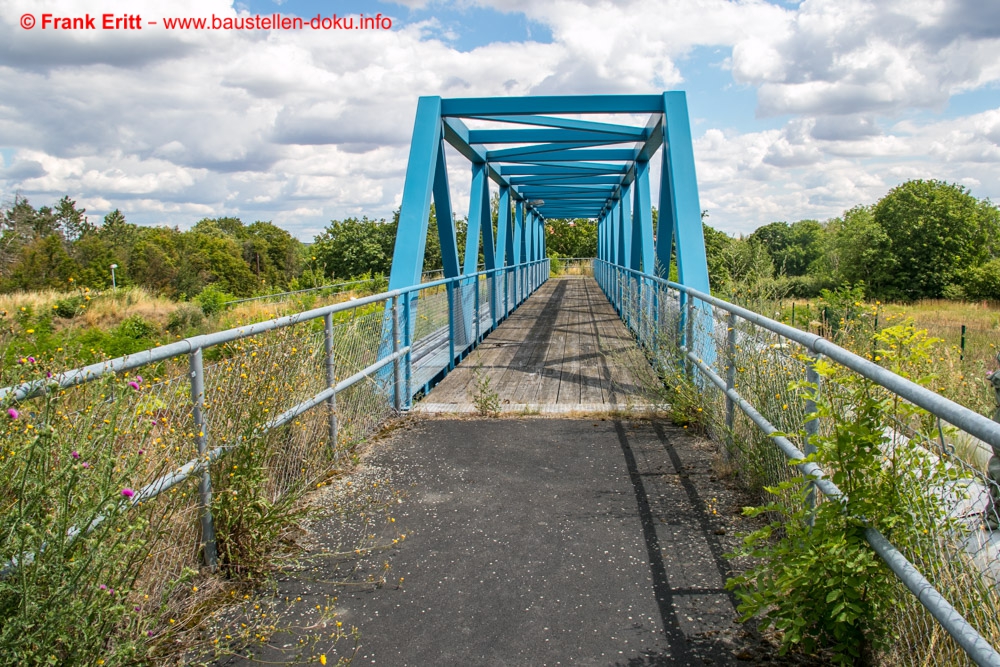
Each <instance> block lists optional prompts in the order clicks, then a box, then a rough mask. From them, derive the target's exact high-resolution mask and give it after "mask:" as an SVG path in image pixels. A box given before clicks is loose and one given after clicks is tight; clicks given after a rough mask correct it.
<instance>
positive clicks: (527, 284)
mask: <svg viewBox="0 0 1000 667" xmlns="http://www.w3.org/2000/svg"><path fill="white" fill-rule="evenodd" d="M547 277H548V265H547V262H546V261H545V260H542V261H537V262H531V263H526V264H521V265H518V266H515V267H505V268H502V269H498V270H494V271H488V272H481V273H479V274H475V275H473V276H463V277H459V278H453V279H449V280H439V281H435V282H431V283H426V284H422V285H419V286H415V287H413V288H408V289H405V290H397V291H394V292H387V293H383V294H378V295H373V296H369V297H364V298H361V299H356V300H353V301H350V302H346V303H340V304H336V305H331V306H325V307H323V308H317V309H313V310H310V311H305V312H302V313H298V314H295V315H291V316H287V317H282V318H278V319H274V320H269V321H267V322H260V323H256V324H251V325H247V326H244V327H240V328H237V329H231V330H228V331H223V332H218V333H214V334H208V335H203V336H196V337H194V338H189V339H185V340H182V341H179V342H177V343H172V344H170V345H166V346H162V347H157V348H154V349H151V350H145V351H143V352H139V353H137V354H134V355H130V356H127V357H120V358H117V359H113V360H110V361H107V362H102V363H98V364H94V365H92V366H88V367H85V368H79V369H73V370H69V371H66V372H63V373H60V374H57V375H52V374H51V373H42V372H40V371H38V370H36V368H35V366H34V365H33V360H32V363H26V364H24V366H23V372H22V376H21V380H22V381H21V382H20V383H19V384H17V385H15V386H11V387H8V388H5V389H0V404H2V405H3V409H4V411H5V413H6V414H5V415H4V416H3V420H4V421H3V423H2V426H0V429H2V435H3V447H2V452H0V529H2V530H3V531H4V535H5V536H7V539H5V540H4V541H3V542H2V544H0V569H2V574H0V613H3V624H2V625H3V627H2V628H0V645H2V646H5V650H8V649H9V650H11V651H21V649H23V650H24V651H26V652H24V653H18V655H23V657H24V661H25V662H36V661H37V659H40V658H39V656H35V655H34V653H32V651H48V652H49V653H48V654H46V655H49V654H51V655H54V656H59V659H61V660H64V661H68V662H72V661H73V660H74V659H77V658H78V660H77V661H79V662H90V661H91V659H92V657H93V656H94V655H97V654H98V652H99V651H104V652H105V654H108V653H107V651H108V648H109V647H111V648H112V649H115V648H116V647H117V648H118V649H120V650H121V651H125V649H124V648H122V647H125V646H127V645H129V644H130V643H132V644H135V643H136V642H138V641H146V639H145V638H147V637H152V638H156V637H158V636H160V635H161V633H162V630H163V628H164V627H165V626H167V624H168V623H170V622H172V621H171V620H170V618H169V612H170V609H171V608H172V606H171V605H173V604H175V602H176V601H177V599H178V598H179V597H183V596H184V595H185V594H186V593H185V591H188V589H186V588H184V587H182V586H179V584H178V582H180V581H182V580H184V579H185V577H188V578H189V575H190V573H191V572H193V571H196V570H197V568H198V567H199V564H200V563H205V564H207V565H209V566H211V567H212V568H215V567H219V568H222V569H223V570H224V571H225V573H226V574H227V576H229V577H232V578H237V579H240V578H245V579H247V580H252V579H253V577H254V575H255V574H258V573H259V570H260V568H263V567H264V566H265V564H266V562H267V553H266V551H267V550H268V549H271V548H274V547H275V546H276V544H277V543H278V542H279V541H280V539H281V538H282V536H283V535H284V534H285V533H286V531H287V530H288V527H289V526H288V518H289V517H290V516H294V514H295V512H296V511H297V510H295V505H296V503H297V501H298V500H299V499H300V498H301V496H302V495H303V494H304V493H305V491H307V490H308V489H310V488H314V487H315V486H316V485H317V484H320V485H322V484H323V483H324V482H325V480H326V479H327V478H328V477H329V475H330V474H331V473H332V472H333V471H335V470H336V469H337V468H338V467H339V466H340V465H341V461H342V459H343V458H344V457H345V456H346V455H348V454H349V453H350V452H351V450H352V449H353V448H354V446H355V445H356V444H358V443H359V442H361V441H362V440H364V439H365V438H367V437H369V436H370V435H371V434H372V433H374V432H375V431H377V430H378V429H379V428H381V427H382V426H383V425H384V424H385V423H386V422H387V421H388V420H389V419H391V418H392V417H394V416H396V415H397V414H399V412H400V411H401V410H404V409H406V408H407V407H408V406H409V402H410V400H411V398H412V397H413V396H414V395H415V394H416V393H417V392H419V391H420V389H421V385H422V384H423V383H424V382H426V381H427V380H429V379H430V378H431V377H433V376H435V375H438V374H439V373H441V372H447V370H448V369H450V368H451V367H452V366H453V365H454V363H455V361H456V359H458V358H460V357H461V356H462V355H463V354H465V353H467V352H468V350H469V349H470V348H471V347H472V346H474V345H476V344H477V343H478V341H479V340H481V338H482V336H484V335H485V334H486V333H487V332H488V331H489V330H490V329H491V328H492V327H494V326H496V324H497V323H499V322H500V321H501V320H502V319H503V318H504V317H505V316H506V315H507V314H509V312H510V311H511V310H512V309H513V308H515V307H516V305H517V303H519V301H518V299H521V300H523V298H526V297H527V295H528V294H530V293H531V292H532V291H534V290H535V289H537V287H538V286H539V285H541V283H542V282H544V280H545V279H547ZM189 593H190V592H189V591H188V593H187V594H189ZM67 609H69V610H77V611H81V613H82V614H84V615H85V616H86V617H88V618H97V619H99V620H98V621H97V623H98V626H99V627H98V628H97V630H99V631H96V632H95V626H94V625H93V623H91V624H90V625H89V626H88V624H87V623H84V622H82V621H81V618H82V616H80V615H79V614H75V612H73V613H68V612H67ZM4 610H6V611H4ZM88 638H89V639H88ZM95 642H96V643H95ZM19 647H20V648H19ZM133 648H134V647H133ZM130 650H132V649H130ZM12 655H13V653H12ZM43 657H44V656H43ZM36 658H37V659H36ZM46 659H47V658H46Z"/></svg>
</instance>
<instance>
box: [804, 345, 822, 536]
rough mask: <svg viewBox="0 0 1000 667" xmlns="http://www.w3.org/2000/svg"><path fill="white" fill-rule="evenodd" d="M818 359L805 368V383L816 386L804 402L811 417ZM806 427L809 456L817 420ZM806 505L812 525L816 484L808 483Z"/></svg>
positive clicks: (812, 449) (811, 450) (814, 512)
mask: <svg viewBox="0 0 1000 667" xmlns="http://www.w3.org/2000/svg"><path fill="white" fill-rule="evenodd" d="M818 360H819V357H815V358H813V359H811V360H810V361H809V364H808V365H807V366H806V382H809V383H811V384H814V385H815V386H816V390H815V392H814V393H813V394H812V395H811V396H810V398H809V399H808V400H806V414H807V415H811V414H815V412H816V398H817V397H818V396H819V390H820V377H819V373H817V372H816V362H817V361H818ZM805 427H806V443H805V445H806V447H805V454H806V456H810V455H812V454H815V453H816V442H815V438H816V436H817V435H818V434H819V419H817V418H815V417H813V418H812V419H810V420H809V421H807V422H806V424H805ZM806 505H807V506H808V507H809V519H808V523H809V525H810V526H811V525H813V520H814V519H815V518H816V482H814V481H810V482H809V490H808V491H807V492H806Z"/></svg>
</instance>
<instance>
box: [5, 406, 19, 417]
mask: <svg viewBox="0 0 1000 667" xmlns="http://www.w3.org/2000/svg"><path fill="white" fill-rule="evenodd" d="M7 416H8V417H10V418H11V419H17V418H18V417H20V416H21V413H20V412H18V411H17V410H15V409H14V408H8V410H7Z"/></svg>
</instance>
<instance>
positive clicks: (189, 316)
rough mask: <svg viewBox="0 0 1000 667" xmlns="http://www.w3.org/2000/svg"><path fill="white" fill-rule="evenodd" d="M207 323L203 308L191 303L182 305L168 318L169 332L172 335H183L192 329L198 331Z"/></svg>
mask: <svg viewBox="0 0 1000 667" xmlns="http://www.w3.org/2000/svg"><path fill="white" fill-rule="evenodd" d="M204 321H205V317H204V315H203V314H202V310H201V308H198V307H197V306H195V305H193V304H189V303H183V304H180V305H179V306H178V307H177V309H176V310H175V311H174V312H172V313H170V315H169V317H167V331H169V332H170V333H172V334H183V333H185V332H186V331H188V330H190V329H196V328H198V327H200V326H201V324H202V322H204Z"/></svg>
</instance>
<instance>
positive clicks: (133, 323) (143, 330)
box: [115, 315, 156, 340]
mask: <svg viewBox="0 0 1000 667" xmlns="http://www.w3.org/2000/svg"><path fill="white" fill-rule="evenodd" d="M115 333H116V334H117V335H118V336H122V337H125V338H133V339H135V340H140V339H142V338H149V337H150V336H153V335H154V334H156V327H155V326H153V324H151V323H150V322H147V321H146V320H145V319H143V317H142V316H141V315H132V316H130V317H126V318H125V319H124V320H122V321H121V324H119V325H118V327H117V328H116V330H115Z"/></svg>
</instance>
